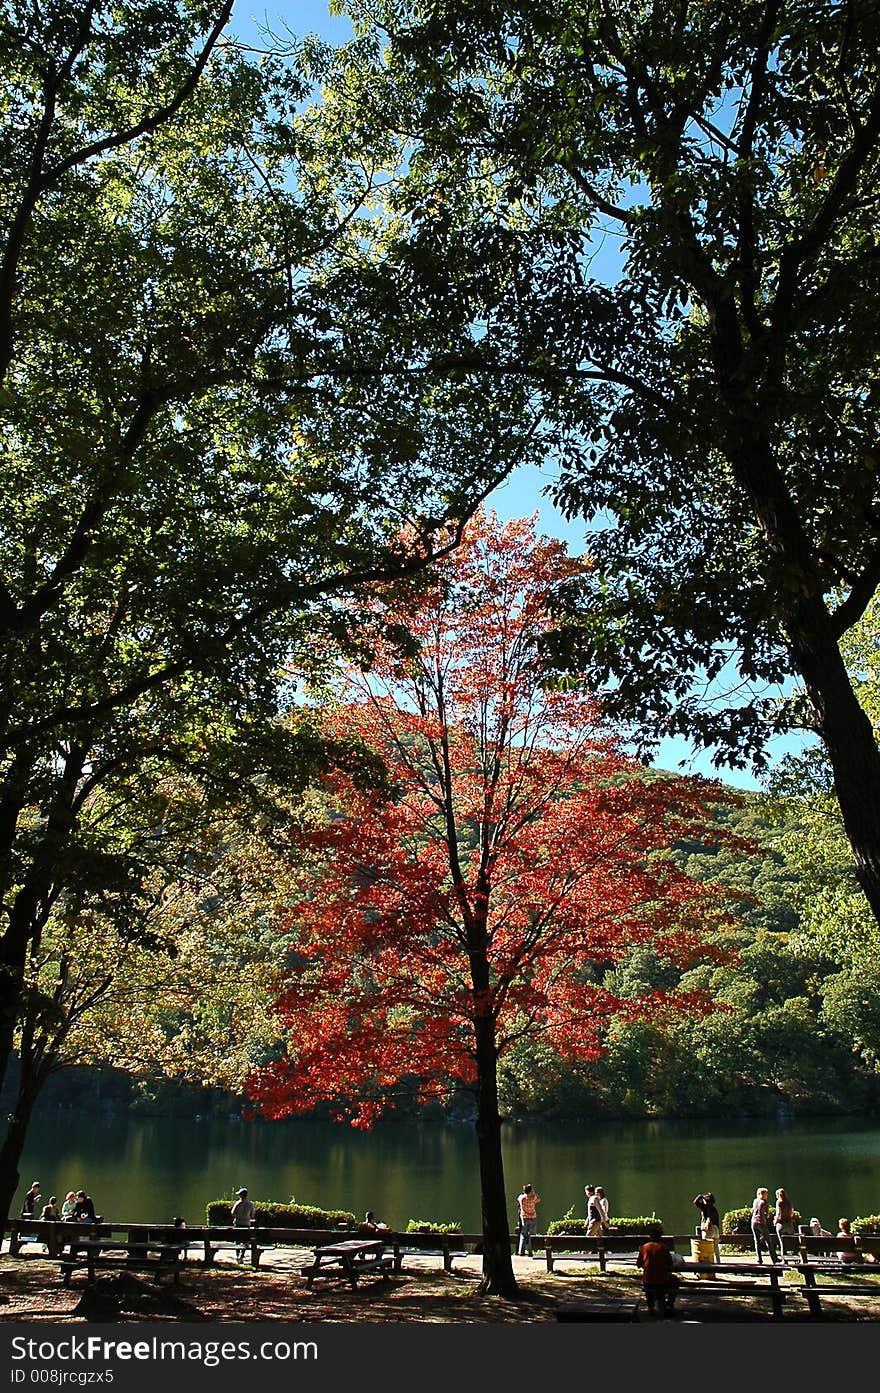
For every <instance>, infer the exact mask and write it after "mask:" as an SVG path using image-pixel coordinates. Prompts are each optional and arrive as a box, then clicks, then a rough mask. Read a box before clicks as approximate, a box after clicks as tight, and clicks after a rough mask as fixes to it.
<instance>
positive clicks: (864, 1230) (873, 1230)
mask: <svg viewBox="0 0 880 1393" xmlns="http://www.w3.org/2000/svg"><path fill="white" fill-rule="evenodd" d="M850 1227H851V1229H852V1231H853V1233H857V1234H859V1235H860V1236H861V1237H862V1238H880V1214H868V1215H867V1217H866V1218H864V1219H853V1221H852V1224H851V1225H850Z"/></svg>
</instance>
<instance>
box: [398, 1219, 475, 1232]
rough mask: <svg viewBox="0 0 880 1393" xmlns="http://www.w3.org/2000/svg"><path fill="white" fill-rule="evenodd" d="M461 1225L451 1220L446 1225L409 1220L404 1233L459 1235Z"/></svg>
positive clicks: (429, 1221) (421, 1220)
mask: <svg viewBox="0 0 880 1393" xmlns="http://www.w3.org/2000/svg"><path fill="white" fill-rule="evenodd" d="M461 1231H462V1228H461V1224H460V1223H458V1222H457V1221H456V1220H452V1221H451V1222H450V1223H448V1224H439V1223H436V1222H435V1221H434V1220H433V1219H410V1221H409V1223H408V1224H407V1226H406V1229H405V1232H406V1233H461Z"/></svg>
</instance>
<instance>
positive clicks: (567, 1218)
mask: <svg viewBox="0 0 880 1393" xmlns="http://www.w3.org/2000/svg"><path fill="white" fill-rule="evenodd" d="M586 1222H587V1221H586V1219H585V1218H584V1216H583V1215H582V1214H575V1212H574V1208H573V1207H572V1208H571V1209H569V1210H568V1212H567V1213H566V1214H563V1216H562V1218H561V1219H553V1220H552V1221H551V1222H550V1223H549V1224H548V1225H547V1236H548V1238H552V1237H553V1235H554V1234H558V1233H571V1234H583V1232H584V1229H585V1227H586ZM649 1224H659V1225H660V1226H661V1228H662V1227H663V1220H662V1219H658V1218H657V1215H656V1214H647V1215H645V1214H643V1215H641V1216H640V1217H638V1218H635V1219H623V1218H621V1219H611V1220H610V1221H609V1224H608V1229H609V1232H610V1233H619V1234H620V1235H621V1237H627V1236H631V1235H633V1234H642V1233H646V1232H647V1228H648V1225H649ZM664 1231H665V1230H664Z"/></svg>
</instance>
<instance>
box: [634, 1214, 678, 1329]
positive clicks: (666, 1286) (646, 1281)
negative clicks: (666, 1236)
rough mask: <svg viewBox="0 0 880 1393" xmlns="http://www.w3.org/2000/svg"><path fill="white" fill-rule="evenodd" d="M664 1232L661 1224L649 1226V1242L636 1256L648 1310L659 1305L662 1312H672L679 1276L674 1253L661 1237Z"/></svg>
mask: <svg viewBox="0 0 880 1393" xmlns="http://www.w3.org/2000/svg"><path fill="white" fill-rule="evenodd" d="M662 1233H663V1230H662V1229H661V1227H660V1225H659V1224H650V1225H649V1226H648V1242H647V1243H643V1244H642V1246H641V1248H640V1249H639V1255H638V1257H637V1258H636V1266H638V1267H640V1268H641V1269H642V1285H643V1286H644V1288H645V1300H646V1301H647V1303H648V1310H649V1311H652V1312H653V1310H654V1308H655V1306H657V1305H659V1307H660V1311H661V1314H662V1313H666V1312H669V1313H671V1312H672V1310H673V1308H674V1306H675V1296H676V1292H677V1290H678V1278H677V1277H676V1275H675V1273H674V1271H673V1270H672V1253H671V1251H670V1249H669V1248H667V1246H666V1244H665V1243H661V1241H660V1238H661V1235H662Z"/></svg>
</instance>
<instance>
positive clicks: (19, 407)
mask: <svg viewBox="0 0 880 1393" xmlns="http://www.w3.org/2000/svg"><path fill="white" fill-rule="evenodd" d="M230 8H231V5H230V3H225V4H224V3H217V4H216V5H213V6H212V5H211V4H198V3H197V4H189V3H184V2H183V0H180V3H178V0H158V3H146V0H123V3H121V4H116V3H114V4H112V5H111V4H109V3H105V0H75V3H65V4H60V3H52V2H51V0H50V3H49V4H48V5H45V6H41V7H38V8H34V7H33V6H31V5H29V4H24V3H22V4H19V3H18V0H7V2H6V3H5V4H4V5H3V7H2V10H0V57H2V65H3V69H2V87H0V112H2V117H3V123H2V134H0V186H2V191H0V414H2V418H3V445H2V449H0V539H2V544H3V560H2V566H0V684H2V697H0V1072H2V1069H3V1067H5V1061H6V1059H7V1057H8V1052H9V1049H10V1047H11V1041H12V1035H13V1030H14V1028H15V1020H16V1016H17V1013H18V1010H19V1007H20V1006H21V1003H22V988H23V974H24V972H25V964H26V960H27V955H28V951H29V945H31V944H33V943H35V942H36V941H37V940H38V938H39V934H40V932H41V930H42V928H43V927H44V926H45V924H46V923H47V922H48V918H49V916H50V915H51V914H52V912H53V906H54V905H55V904H56V903H57V900H58V897H59V895H63V894H64V893H65V892H66V891H67V892H69V893H71V894H75V887H74V886H73V884H72V883H70V882H69V879H68V880H67V881H66V877H68V872H69V870H70V868H71V867H72V866H73V865H74V864H75V862H76V860H77V858H76V855H74V848H75V846H76V843H77V837H78V831H77V828H78V819H79V816H80V812H81V809H82V808H83V807H85V806H86V804H87V803H88V801H89V799H90V797H91V794H92V792H93V791H94V789H95V788H96V787H97V786H98V785H99V784H100V783H101V782H102V781H103V780H105V779H107V778H109V777H111V776H113V777H118V776H119V775H120V771H123V770H128V771H134V770H140V775H141V778H142V780H143V781H144V782H147V781H148V780H150V779H152V778H157V777H159V778H161V777H164V776H165V775H166V774H167V772H168V771H169V769H173V768H181V767H186V766H188V765H192V766H195V767H196V768H198V770H199V771H200V772H201V773H202V774H204V775H205V777H206V778H207V780H208V782H209V783H212V782H213V783H214V784H215V785H216V784H218V783H219V784H221V785H222V784H223V783H224V781H226V780H227V779H228V777H229V773H230V771H232V775H233V777H239V776H241V777H244V771H245V770H246V769H247V768H248V767H250V771H251V773H252V774H253V775H260V774H261V773H265V771H266V769H267V768H268V767H270V766H273V765H274V766H275V767H276V769H277V768H280V767H281V766H282V765H286V767H287V770H288V775H289V778H290V779H291V781H292V783H291V787H294V786H297V785H301V784H302V783H303V782H304V781H306V780H307V779H308V777H309V774H310V772H311V771H312V770H313V769H314V768H315V767H316V766H317V765H321V764H324V763H326V761H327V760H328V759H329V758H332V752H330V751H329V750H328V749H327V748H326V747H325V746H322V744H321V742H320V741H319V740H318V739H317V738H316V735H315V732H314V731H313V730H312V731H309V730H307V729H306V728H305V726H303V725H302V724H299V725H297V723H291V725H289V726H288V727H282V726H281V725H280V724H279V723H278V717H279V715H280V713H281V712H283V711H284V710H285V709H286V708H287V707H288V706H289V705H290V704H291V702H292V701H293V700H294V692H295V686H296V681H297V680H298V674H302V673H303V672H305V671H307V670H308V671H310V672H311V673H312V674H313V675H314V673H315V672H316V671H317V670H318V669H319V668H320V667H321V666H322V665H323V664H326V663H327V662H328V661H332V655H333V653H335V652H337V651H339V650H347V651H348V652H353V651H356V650H358V645H359V640H358V636H357V631H358V610H359V603H360V601H359V596H360V594H361V593H362V590H363V587H364V586H365V585H367V584H369V583H370V582H372V581H375V580H376V579H379V578H382V579H385V580H390V579H393V578H394V577H398V578H401V577H403V578H405V577H407V576H411V575H412V574H414V573H416V572H418V571H419V570H420V569H422V568H423V567H424V566H425V565H426V564H427V563H428V562H429V561H430V560H431V558H432V557H433V556H434V555H436V554H437V553H438V551H439V550H440V549H441V547H440V544H439V542H438V537H439V535H440V533H441V532H442V536H443V542H442V546H448V545H453V544H454V542H455V540H456V526H457V525H460V523H461V522H462V520H463V519H464V518H465V517H466V516H467V515H468V513H469V512H470V511H471V510H472V509H473V508H474V507H475V506H476V505H477V503H478V501H479V500H480V498H481V497H482V496H483V494H484V493H485V491H486V490H487V489H488V488H489V487H491V485H492V483H493V482H495V481H496V480H497V479H499V478H501V477H503V476H504V474H505V473H506V472H507V471H508V470H509V469H510V468H511V467H512V464H513V463H514V461H515V460H518V459H520V458H523V457H524V456H528V453H529V451H530V449H531V448H532V447H533V444H534V442H535V441H536V440H537V438H538V437H539V436H540V434H541V431H540V428H538V427H536V425H535V422H534V419H533V414H532V413H531V410H530V403H529V393H528V390H527V389H525V390H523V391H521V392H513V393H511V391H510V390H507V389H506V390H505V391H504V392H503V393H501V392H500V391H498V390H496V389H489V390H488V391H487V388H486V381H485V379H483V378H481V380H480V386H479V392H477V391H476V390H475V387H474V383H473V381H472V379H471V378H470V377H469V376H468V375H467V374H466V373H464V374H462V373H459V374H458V375H457V376H456V377H455V379H454V380H453V379H452V378H449V377H444V376H443V375H441V374H438V373H437V372H435V371H434V370H433V368H432V364H433V362H434V359H435V357H436V356H437V354H438V353H440V352H442V353H447V352H449V351H451V350H453V349H460V348H461V347H462V346H463V345H468V346H471V345H472V343H473V338H474V334H475V332H476V330H475V327H474V326H475V322H476V316H475V313H474V298H473V295H472V296H471V297H470V298H468V297H462V298H461V299H459V298H457V297H454V296H452V295H451V294H448V295H446V296H445V298H442V297H441V298H438V295H437V293H436V283H435V280H434V279H433V277H432V276H430V275H427V274H425V271H424V266H425V264H426V258H425V257H423V256H420V254H419V253H418V248H417V247H415V246H414V243H415V242H417V241H418V238H417V237H416V238H414V237H413V235H412V229H411V228H410V229H409V230H407V229H405V228H401V227H400V226H399V220H398V219H396V216H395V214H394V211H393V209H392V208H391V206H390V204H389V197H390V191H391V190H392V189H393V187H394V184H395V180H396V179H397V178H398V177H399V174H400V167H401V156H400V149H401V140H400V138H399V137H398V136H397V135H395V134H394V132H389V131H387V130H383V129H381V128H380V126H379V125H378V124H375V123H374V124H373V125H372V126H368V125H365V124H364V123H363V122H362V121H360V120H359V119H358V117H357V114H356V113H355V112H354V111H353V110H352V109H351V102H350V101H349V99H348V97H347V95H346V91H347V89H346V81H345V73H346V72H348V71H355V70H357V67H358V64H359V63H361V66H363V63H362V60H361V59H360V57H359V50H358V45H354V46H352V47H350V48H349V50H347V51H346V55H345V58H344V60H343V59H338V60H337V58H336V57H335V56H334V55H333V54H332V53H331V52H329V51H328V50H326V49H325V48H324V47H323V46H322V45H321V44H319V43H317V42H315V41H309V42H304V43H296V42H291V44H290V45H289V48H288V49H287V50H286V51H285V52H283V53H282V52H278V51H267V52H264V53H254V52H248V51H245V50H244V49H243V48H242V47H241V46H240V45H237V44H236V43H234V42H232V41H230V40H228V39H226V38H224V37H223V31H224V28H225V26H226V23H227V21H228V18H229V13H230ZM322 87H323V102H321V103H318V102H317V101H316V100H315V98H316V97H317V95H318V91H319V89H321V88H322ZM474 294H476V291H475V292H474ZM524 419H525V421H526V422H527V423H528V422H531V426H530V427H528V426H527V428H526V430H525V431H524V432H523V431H522V430H521V429H520V427H522V425H523V422H524ZM514 424H515V425H516V427H517V429H516V430H513V429H512V426H513V425H514ZM209 766H210V772H209ZM7 1188H8V1187H7V1182H6V1180H5V1179H3V1178H2V1177H0V1207H2V1204H3V1202H4V1192H5V1190H6V1189H7Z"/></svg>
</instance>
